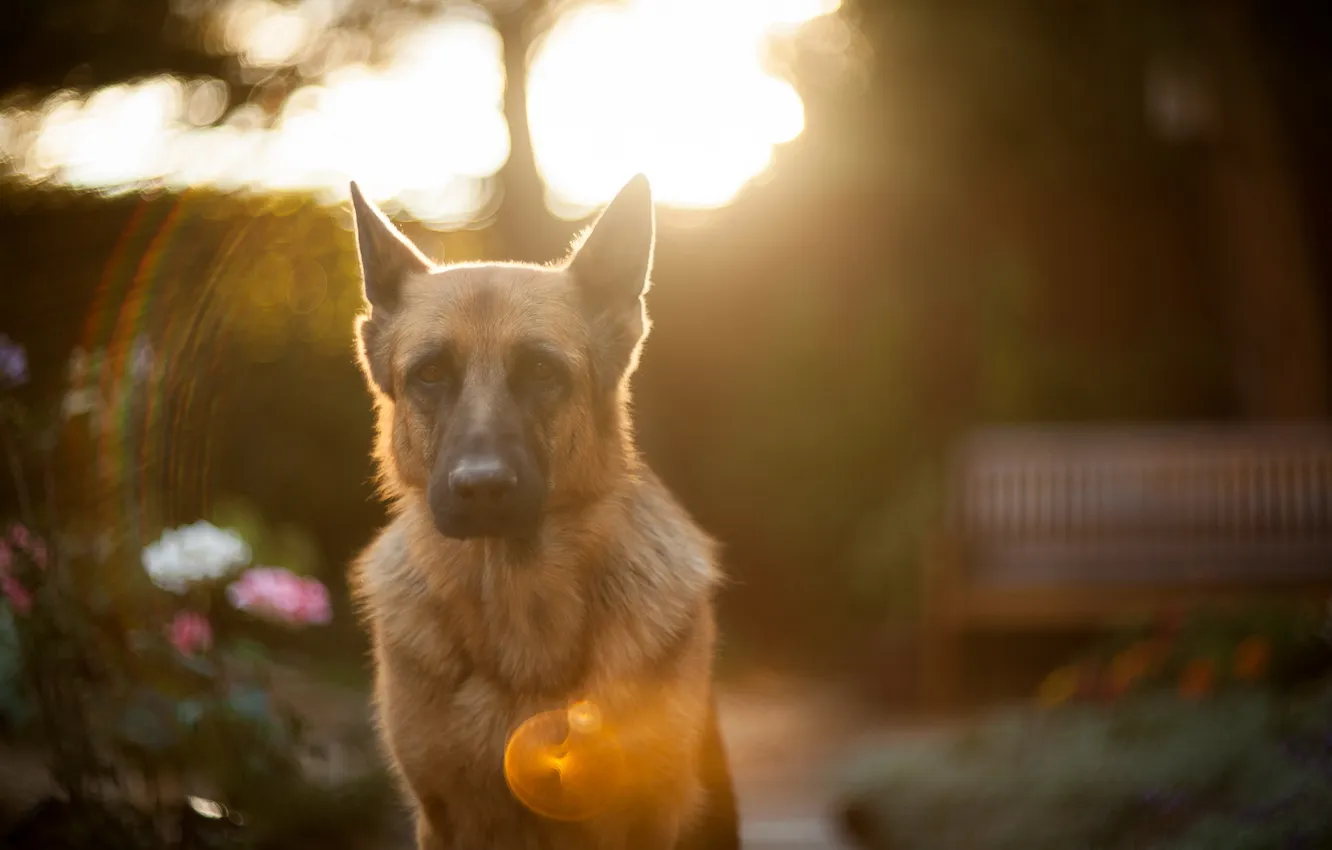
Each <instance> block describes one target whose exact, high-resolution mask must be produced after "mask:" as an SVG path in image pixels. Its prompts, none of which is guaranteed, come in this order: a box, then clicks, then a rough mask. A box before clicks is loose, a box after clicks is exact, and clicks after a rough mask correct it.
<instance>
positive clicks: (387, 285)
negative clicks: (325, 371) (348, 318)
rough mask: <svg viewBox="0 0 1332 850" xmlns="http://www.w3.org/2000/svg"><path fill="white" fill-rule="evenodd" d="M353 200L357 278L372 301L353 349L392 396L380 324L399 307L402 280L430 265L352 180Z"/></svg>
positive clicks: (369, 374)
mask: <svg viewBox="0 0 1332 850" xmlns="http://www.w3.org/2000/svg"><path fill="white" fill-rule="evenodd" d="M351 200H352V213H353V217H354V219H355V221H356V251H357V253H358V254H359V255H360V258H361V280H362V281H364V284H365V300H366V303H368V304H369V305H370V313H369V315H365V316H361V317H360V318H358V319H357V320H356V349H357V354H358V355H359V359H360V361H361V369H362V371H364V372H365V376H366V378H367V379H368V380H369V381H370V384H371V385H372V386H373V387H377V388H378V389H379V391H380V392H382V393H384V394H385V395H387V396H388V397H389V398H392V397H393V374H392V369H391V368H390V364H389V351H388V344H387V342H388V337H387V334H386V333H385V332H384V324H383V323H384V320H385V318H386V317H388V316H391V315H393V311H394V310H395V309H396V308H397V306H398V300H399V298H400V297H401V295H402V282H403V281H404V280H406V279H407V278H408V277H409V276H411V275H413V274H420V273H422V272H428V271H430V269H431V264H430V261H429V260H427V259H426V258H425V256H424V255H423V254H422V253H421V252H420V251H419V250H417V248H416V246H415V245H413V244H412V243H411V241H410V240H409V239H408V238H407V237H406V236H403V235H402V234H401V233H399V232H398V229H397V228H396V227H394V226H393V223H392V222H390V221H389V220H388V219H387V218H385V217H384V214H383V213H382V212H380V211H379V208H378V207H376V206H375V205H374V204H372V203H370V202H369V201H367V200H366V199H365V195H363V194H361V187H359V186H357V185H356V184H355V183H352V184H351Z"/></svg>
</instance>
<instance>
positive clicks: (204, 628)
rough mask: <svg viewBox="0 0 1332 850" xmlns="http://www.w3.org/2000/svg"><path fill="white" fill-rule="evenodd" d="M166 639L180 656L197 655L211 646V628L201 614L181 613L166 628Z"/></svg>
mask: <svg viewBox="0 0 1332 850" xmlns="http://www.w3.org/2000/svg"><path fill="white" fill-rule="evenodd" d="M167 639H168V640H170V641H171V645H172V646H174V647H175V648H176V651H177V652H179V653H180V654H181V655H198V654H199V653H201V652H205V651H207V650H208V649H209V648H210V647H211V646H212V645H213V627H212V626H211V625H209V623H208V618H207V617H205V616H204V615H203V614H197V613H195V612H193V611H181V612H180V613H178V614H177V615H176V616H175V618H174V619H173V620H172V621H171V625H170V626H168V627H167Z"/></svg>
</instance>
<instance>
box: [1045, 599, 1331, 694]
mask: <svg viewBox="0 0 1332 850" xmlns="http://www.w3.org/2000/svg"><path fill="white" fill-rule="evenodd" d="M1326 624H1327V620H1326V618H1325V616H1324V615H1323V612H1322V611H1321V610H1320V608H1318V607H1313V606H1293V605H1290V604H1277V605H1270V606H1248V607H1246V608H1243V609H1239V610H1233V609H1232V610H1215V609H1207V608H1197V609H1194V610H1192V611H1188V612H1183V611H1181V612H1177V613H1174V614H1170V615H1168V616H1165V617H1163V618H1160V619H1158V620H1156V621H1155V622H1140V623H1134V624H1126V625H1125V626H1124V627H1123V628H1121V629H1120V630H1119V631H1118V632H1117V633H1116V634H1114V635H1112V636H1111V637H1110V638H1109V639H1108V640H1107V641H1105V643H1104V644H1103V645H1102V646H1100V647H1097V648H1096V649H1095V650H1093V651H1092V652H1091V653H1089V654H1088V655H1087V656H1086V657H1084V658H1081V659H1079V660H1077V661H1074V662H1071V663H1069V664H1066V665H1064V666H1062V667H1060V668H1058V669H1057V670H1054V671H1052V672H1051V673H1050V674H1049V675H1048V676H1047V677H1046V678H1045V679H1044V681H1042V683H1041V685H1040V688H1039V689H1038V691H1037V699H1038V701H1039V702H1040V703H1041V704H1042V705H1046V706H1055V705H1062V704H1064V703H1068V702H1070V701H1086V700H1114V699H1119V698H1122V697H1124V696H1126V695H1129V694H1131V693H1134V692H1138V691H1143V690H1154V689H1162V688H1164V689H1170V690H1175V691H1177V692H1178V693H1179V694H1181V695H1182V696H1186V697H1189V698H1195V699H1196V698H1202V697H1206V696H1208V695H1210V694H1212V693H1214V692H1216V691H1217V690H1220V689H1227V688H1247V687H1256V686H1262V685H1265V684H1269V683H1271V682H1272V681H1273V680H1274V679H1276V678H1280V677H1281V676H1282V675H1283V674H1284V673H1285V672H1286V671H1287V670H1289V669H1290V668H1291V666H1292V664H1294V663H1296V662H1297V661H1298V660H1299V659H1300V657H1301V656H1302V655H1304V654H1305V653H1306V651H1307V648H1308V647H1309V646H1311V645H1320V644H1321V636H1322V632H1323V630H1324V629H1325V628H1326Z"/></svg>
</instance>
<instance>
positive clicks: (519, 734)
mask: <svg viewBox="0 0 1332 850" xmlns="http://www.w3.org/2000/svg"><path fill="white" fill-rule="evenodd" d="M623 775H624V757H623V753H622V752H621V749H620V745H619V741H618V739H617V738H616V736H615V734H614V732H613V731H612V730H611V729H609V728H608V727H607V726H606V724H605V723H604V721H603V718H602V715H601V709H600V708H599V707H598V706H597V705H596V704H595V703H592V702H588V701H583V702H578V703H575V704H574V705H572V706H570V707H569V708H568V709H566V710H563V711H559V710H555V711H543V712H541V713H540V714H537V715H534V716H532V717H530V718H528V719H527V720H526V721H524V722H523V724H522V725H521V726H519V727H518V728H517V729H515V730H514V732H513V734H512V735H510V736H509V742H508V744H507V746H506V747H505V749H504V778H505V780H506V781H507V782H508V784H509V790H510V791H511V792H512V793H513V796H514V797H515V798H517V800H518V801H519V802H520V803H522V804H523V805H524V806H526V807H527V808H529V809H531V810H532V811H534V812H536V813H537V814H539V815H541V816H543V817H547V818H550V819H552V820H560V821H581V820H587V819H588V818H590V817H593V816H595V815H596V814H598V813H599V812H602V811H604V810H605V809H606V807H607V806H609V805H610V803H611V801H613V800H614V799H615V796H616V792H617V790H618V789H620V788H621V787H622V785H623Z"/></svg>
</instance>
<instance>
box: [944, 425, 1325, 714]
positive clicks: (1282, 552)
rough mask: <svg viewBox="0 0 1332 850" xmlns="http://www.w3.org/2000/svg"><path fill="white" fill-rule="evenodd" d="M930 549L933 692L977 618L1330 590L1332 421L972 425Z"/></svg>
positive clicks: (1119, 611)
mask: <svg viewBox="0 0 1332 850" xmlns="http://www.w3.org/2000/svg"><path fill="white" fill-rule="evenodd" d="M949 492H950V497H949V498H950V502H949V505H948V510H947V515H946V516H947V518H946V523H945V526H944V528H943V530H942V533H941V534H940V535H938V536H937V537H936V538H935V539H934V540H933V542H932V543H931V544H930V546H928V547H927V551H926V555H925V558H926V560H925V564H924V567H925V611H924V615H925V623H926V635H925V658H924V671H923V672H924V674H925V682H924V684H925V690H926V693H925V696H926V699H927V701H928V702H929V703H931V704H932V705H934V706H936V707H939V706H947V705H948V704H950V703H951V701H952V700H953V699H954V698H955V697H956V695H957V683H958V681H959V679H958V677H959V673H960V670H959V667H960V664H961V659H960V652H961V639H962V636H963V635H965V634H967V633H968V632H980V631H991V632H997V631H1001V630H1022V629H1027V630H1031V629H1055V628H1063V627H1078V628H1085V627H1089V626H1090V627H1098V626H1104V625H1107V624H1109V623H1112V622H1114V621H1116V620H1121V621H1122V619H1123V618H1125V617H1127V616H1133V615H1150V614H1152V613H1154V612H1159V611H1161V610H1163V609H1166V608H1175V607H1178V606H1181V605H1191V604H1197V603H1218V604H1225V603H1231V602H1233V603H1243V602H1246V601H1251V600H1254V599H1255V598H1262V597H1266V596H1272V595H1283V596H1295V597H1308V598H1310V599H1316V598H1317V597H1316V596H1314V594H1319V593H1322V594H1326V593H1330V592H1332V425H1328V424H1324V423H1319V424H1310V425H1291V426H1264V427H1256V426H1178V427H1156V426H1151V427H1031V428H995V429H987V430H983V431H979V432H975V433H973V434H972V435H970V436H969V437H968V438H967V439H965V440H964V441H963V442H962V443H961V445H960V446H959V447H958V449H957V452H956V455H955V457H954V459H953V466H952V470H951V481H950V487H949Z"/></svg>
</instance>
